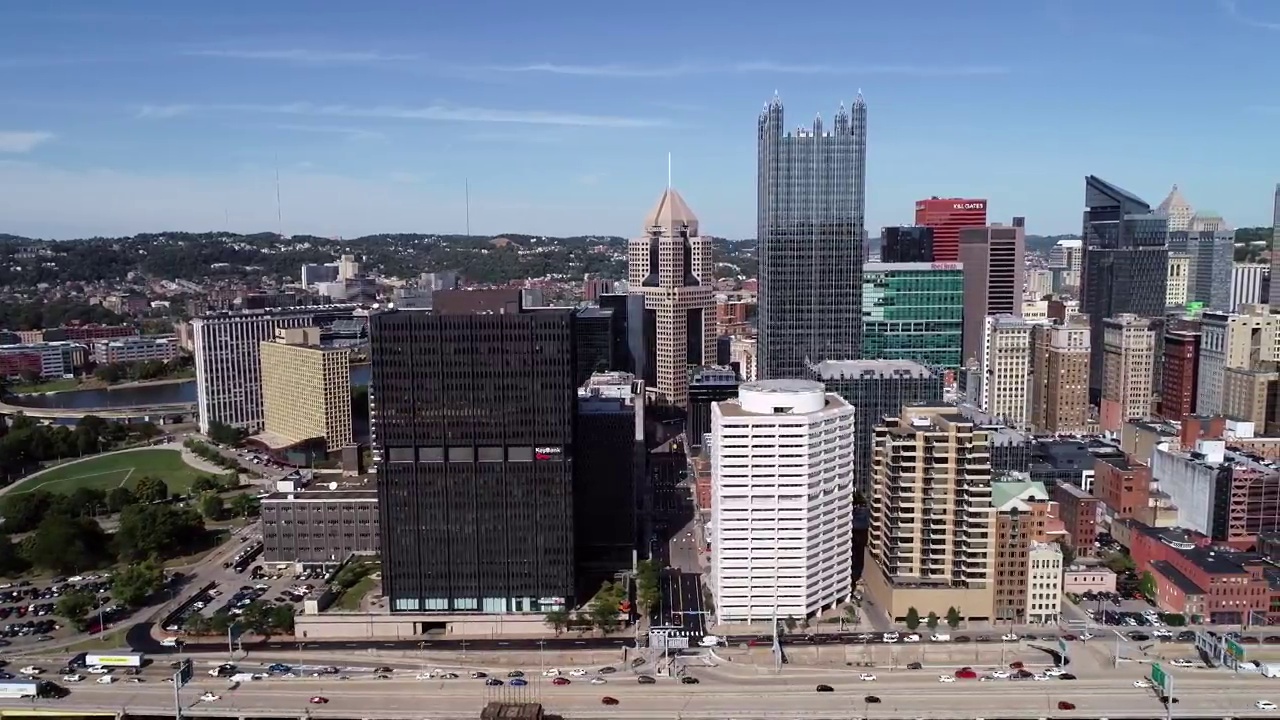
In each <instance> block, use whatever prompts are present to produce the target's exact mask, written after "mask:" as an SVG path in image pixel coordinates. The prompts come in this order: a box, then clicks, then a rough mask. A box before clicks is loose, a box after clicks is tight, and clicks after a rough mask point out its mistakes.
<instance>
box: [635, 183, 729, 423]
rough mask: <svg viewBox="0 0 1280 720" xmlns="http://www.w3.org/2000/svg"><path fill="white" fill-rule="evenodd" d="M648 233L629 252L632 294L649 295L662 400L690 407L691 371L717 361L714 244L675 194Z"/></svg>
mask: <svg viewBox="0 0 1280 720" xmlns="http://www.w3.org/2000/svg"><path fill="white" fill-rule="evenodd" d="M644 231H645V236H644V237H642V238H637V239H635V240H632V241H631V242H630V243H629V244H628V246H627V285H628V288H629V289H628V292H631V293H637V294H640V295H643V296H644V308H645V311H646V314H647V313H648V312H653V313H654V320H655V328H656V348H655V354H654V364H655V368H654V374H653V377H652V378H651V379H652V380H653V387H654V389H655V391H656V393H657V395H658V397H659V399H660V400H662V401H663V402H665V403H667V404H669V405H674V406H676V407H687V405H688V401H689V366H690V365H712V364H714V363H715V360H716V325H715V296H714V288H713V286H712V283H713V282H714V281H715V274H714V270H715V267H714V265H713V264H712V262H711V239H710V238H704V237H702V236H701V235H699V234H698V217H697V216H696V215H694V214H693V211H692V210H690V209H689V206H688V205H687V204H685V201H684V198H682V197H680V193H678V192H676V191H675V190H673V189H671V188H667V190H666V192H664V193H662V197H661V198H660V199H659V200H658V204H657V205H656V206H654V208H653V211H652V212H650V213H649V216H648V217H647V218H646V219H645V228H644ZM649 379H650V378H646V380H649Z"/></svg>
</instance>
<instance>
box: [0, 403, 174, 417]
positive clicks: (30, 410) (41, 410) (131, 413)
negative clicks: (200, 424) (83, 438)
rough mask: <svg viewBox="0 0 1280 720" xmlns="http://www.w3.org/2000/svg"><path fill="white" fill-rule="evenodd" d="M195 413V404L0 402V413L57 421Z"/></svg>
mask: <svg viewBox="0 0 1280 720" xmlns="http://www.w3.org/2000/svg"><path fill="white" fill-rule="evenodd" d="M195 411H196V404H195V403H193V402H189V403H167V404H157V405H132V406H124V407H104V408H49V407H31V406H27V405H13V404H11V403H7V402H0V413H4V414H7V415H16V414H18V413H22V414H24V415H26V416H27V417H32V418H43V419H57V418H82V417H84V416H85V415H96V416H97V417H100V418H109V419H110V418H137V417H144V416H151V415H190V414H192V413H194V412H195Z"/></svg>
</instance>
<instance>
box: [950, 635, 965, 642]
mask: <svg viewBox="0 0 1280 720" xmlns="http://www.w3.org/2000/svg"><path fill="white" fill-rule="evenodd" d="M951 642H969V636H968V635H957V636H955V637H953V638H951Z"/></svg>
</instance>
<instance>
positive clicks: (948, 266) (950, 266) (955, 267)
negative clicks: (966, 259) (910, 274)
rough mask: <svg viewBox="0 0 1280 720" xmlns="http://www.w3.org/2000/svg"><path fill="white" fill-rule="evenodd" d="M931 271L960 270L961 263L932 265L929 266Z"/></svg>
mask: <svg viewBox="0 0 1280 720" xmlns="http://www.w3.org/2000/svg"><path fill="white" fill-rule="evenodd" d="M929 269H930V270H959V269H960V263H945V262H942V263H937V262H936V263H932V264H930V265H929Z"/></svg>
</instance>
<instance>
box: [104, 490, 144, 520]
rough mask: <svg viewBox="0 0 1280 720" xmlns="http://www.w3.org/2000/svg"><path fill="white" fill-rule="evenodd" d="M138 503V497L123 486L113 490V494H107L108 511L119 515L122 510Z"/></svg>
mask: <svg viewBox="0 0 1280 720" xmlns="http://www.w3.org/2000/svg"><path fill="white" fill-rule="evenodd" d="M137 502H138V498H137V496H135V495H134V494H133V491H132V490H130V489H129V488H127V487H125V486H123V485H121V486H119V487H113V488H111V492H108V493H107V511H108V512H113V513H118V512H120V511H121V510H124V509H125V508H127V507H129V506H130V505H133V504H135V503H137Z"/></svg>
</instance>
